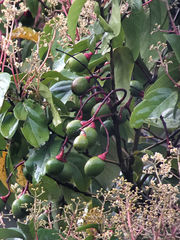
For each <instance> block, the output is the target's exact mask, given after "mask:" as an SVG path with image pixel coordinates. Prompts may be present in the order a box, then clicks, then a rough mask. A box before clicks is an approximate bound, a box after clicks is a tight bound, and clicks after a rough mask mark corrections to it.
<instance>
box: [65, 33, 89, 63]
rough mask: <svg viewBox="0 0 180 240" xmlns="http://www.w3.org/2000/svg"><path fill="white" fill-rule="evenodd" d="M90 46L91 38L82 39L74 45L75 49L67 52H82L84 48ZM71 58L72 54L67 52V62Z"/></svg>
mask: <svg viewBox="0 0 180 240" xmlns="http://www.w3.org/2000/svg"><path fill="white" fill-rule="evenodd" d="M88 47H89V39H88V38H86V39H82V40H80V41H79V42H77V43H76V44H75V45H74V46H73V49H72V50H70V51H69V52H67V53H68V54H71V55H73V54H74V53H79V52H82V51H84V50H86V49H87V48H88ZM69 58H70V56H68V55H67V54H65V59H64V60H65V62H67V60H68V59H69Z"/></svg>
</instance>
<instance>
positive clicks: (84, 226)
mask: <svg viewBox="0 0 180 240" xmlns="http://www.w3.org/2000/svg"><path fill="white" fill-rule="evenodd" d="M89 228H95V229H96V230H99V224H97V223H89V224H86V225H82V226H80V227H78V228H77V229H76V231H77V232H81V231H86V229H89Z"/></svg>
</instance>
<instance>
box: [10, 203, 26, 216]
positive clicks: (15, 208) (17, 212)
mask: <svg viewBox="0 0 180 240" xmlns="http://www.w3.org/2000/svg"><path fill="white" fill-rule="evenodd" d="M11 209H12V213H13V215H14V216H15V217H16V218H24V217H25V216H26V215H27V212H26V210H25V209H24V208H22V207H21V200H20V199H16V200H15V201H14V202H13V203H12V207H11Z"/></svg>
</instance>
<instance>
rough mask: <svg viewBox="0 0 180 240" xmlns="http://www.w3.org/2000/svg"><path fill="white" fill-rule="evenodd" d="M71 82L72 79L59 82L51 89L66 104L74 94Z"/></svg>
mask: <svg viewBox="0 0 180 240" xmlns="http://www.w3.org/2000/svg"><path fill="white" fill-rule="evenodd" d="M71 84H72V81H71V80H67V81H61V82H57V83H55V84H54V85H53V86H52V87H51V88H50V91H51V92H52V94H53V95H54V96H55V97H56V98H58V99H60V100H61V101H62V102H63V103H64V104H66V102H67V101H68V99H69V97H70V96H71V95H72V91H71Z"/></svg>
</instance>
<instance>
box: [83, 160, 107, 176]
mask: <svg viewBox="0 0 180 240" xmlns="http://www.w3.org/2000/svg"><path fill="white" fill-rule="evenodd" d="M104 167H105V162H104V161H103V160H101V159H100V158H99V157H97V156H96V157H92V158H90V159H89V160H88V161H87V162H86V164H85V166H84V172H85V174H86V175H87V176H89V177H96V176H97V175H99V174H100V173H101V172H102V171H103V170H104Z"/></svg>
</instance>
